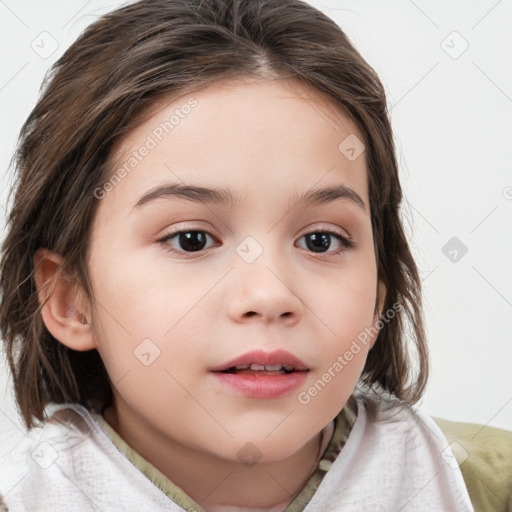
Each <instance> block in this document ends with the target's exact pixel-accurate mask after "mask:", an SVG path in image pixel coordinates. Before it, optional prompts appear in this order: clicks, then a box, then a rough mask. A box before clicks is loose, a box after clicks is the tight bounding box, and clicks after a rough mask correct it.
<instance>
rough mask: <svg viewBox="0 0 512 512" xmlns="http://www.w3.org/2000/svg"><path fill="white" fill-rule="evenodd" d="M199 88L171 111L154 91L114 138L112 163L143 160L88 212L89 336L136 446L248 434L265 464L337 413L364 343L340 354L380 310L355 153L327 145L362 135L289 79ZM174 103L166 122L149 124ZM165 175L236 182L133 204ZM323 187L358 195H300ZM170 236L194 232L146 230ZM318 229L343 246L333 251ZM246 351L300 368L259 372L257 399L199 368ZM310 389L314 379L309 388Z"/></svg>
mask: <svg viewBox="0 0 512 512" xmlns="http://www.w3.org/2000/svg"><path fill="white" fill-rule="evenodd" d="M297 91H301V94H303V95H306V96H307V98H308V99H307V100H305V99H303V98H301V97H299V96H298V94H297ZM193 98H195V100H196V101H197V104H196V103H194V102H191V103H190V105H193V106H192V107H191V108H187V107H184V108H183V106H184V105H186V104H187V100H189V99H190V96H184V97H182V98H180V99H179V100H177V101H174V102H173V103H171V104H168V105H165V104H164V103H163V104H162V105H161V110H160V111H159V112H158V113H157V114H155V115H154V116H153V117H152V118H151V119H149V120H148V121H146V122H144V124H142V125H140V126H139V127H138V128H137V129H136V130H135V131H134V132H132V133H131V134H130V135H129V136H127V137H126V138H125V140H124V142H123V144H122V145H121V147H120V148H119V154H118V157H119V162H120V163H121V165H120V166H119V167H121V166H122V164H123V163H124V162H128V161H129V159H130V158H131V157H133V154H134V152H136V153H137V155H138V157H136V158H138V159H139V158H140V161H139V160H137V164H136V165H135V166H133V167H131V166H129V165H128V166H127V168H130V169H131V172H129V173H128V174H127V175H126V176H125V177H124V179H122V180H121V181H120V182H119V183H117V184H116V185H115V186H114V187H113V188H112V190H110V191H108V192H107V193H106V194H105V197H104V198H103V199H102V200H101V201H100V205H99V209H98V212H97V216H96V217H95V220H94V225H93V232H92V238H91V249H90V254H89V260H88V265H89V272H90V276H91V282H92V287H93V292H94V298H95V302H94V311H93V320H94V325H95V335H94V343H95V345H96V346H97V348H98V350H99V352H100V354H101V357H102V359H103V361H104V363H105V366H106V368H107V371H108V373H109V375H110V377H111V379H112V382H113V384H114V394H115V398H116V406H115V407H116V410H117V414H118V418H119V422H120V425H123V423H124V429H125V430H126V431H128V430H130V429H132V434H133V435H134V436H138V437H139V439H140V440H141V442H142V443H144V441H143V440H144V439H146V440H147V442H148V443H150V442H156V441H155V440H156V439H159V440H160V441H161V440H164V439H165V440H169V441H171V442H177V443H179V444H181V445H183V446H185V447H187V448H194V449H197V450H199V451H201V452H203V453H209V454H213V455H215V456H218V457H222V458H228V459H231V460H234V461H236V460H237V453H238V451H239V450H240V449H241V447H242V446H244V445H245V443H247V442H251V443H253V444H254V445H256V447H257V448H258V449H259V450H260V452H261V453H262V455H263V458H264V460H277V459H280V458H283V457H286V456H288V455H290V454H291V453H294V451H296V450H297V449H298V448H300V447H301V446H303V445H304V444H305V443H306V442H307V441H308V440H309V439H311V438H312V437H313V436H315V434H316V433H318V432H319V430H320V429H321V428H323V427H324V426H325V425H326V424H327V423H329V422H330V421H331V420H332V419H333V418H334V416H335V415H336V414H337V413H338V412H339V411H340V410H341V409H342V408H343V406H344V405H345V403H346V401H347V399H348V397H349V395H350V394H351V392H352V390H353V388H354V386H355V384H356V382H357V380H358V378H359V376H360V374H361V372H362V369H363V366H364V363H365V359H366V356H367V353H368V350H369V344H366V345H364V344H362V343H359V348H360V350H359V352H357V353H356V350H354V349H352V351H351V353H352V356H353V357H352V359H351V360H350V361H347V358H346V357H344V354H345V353H346V351H347V350H349V349H350V347H351V344H352V342H353V341H354V340H356V339H357V336H358V335H359V334H360V333H361V332H362V331H364V330H365V328H368V327H370V326H371V325H372V324H373V323H374V322H375V320H376V319H377V318H376V317H374V312H375V304H376V298H377V296H376V293H377V270H376V261H375V253H374V247H373V239H372V229H371V221H370V207H369V202H368V189H367V175H366V165H365V155H364V153H362V154H361V156H359V157H358V158H356V159H353V158H347V156H346V155H348V156H350V157H352V154H351V152H350V150H349V151H348V152H346V153H344V152H342V151H341V150H340V149H338V146H339V145H340V144H341V143H342V142H343V141H344V140H345V139H346V137H347V136H349V135H351V134H356V135H357V136H358V137H359V139H362V136H361V135H360V132H359V131H358V129H357V128H356V126H355V124H354V123H353V122H351V121H350V120H349V118H348V117H346V116H344V115H342V114H341V113H340V112H339V111H338V110H336V109H334V108H333V107H332V106H331V105H330V104H329V103H326V102H325V100H322V98H321V97H319V96H317V95H316V94H315V93H314V92H311V91H306V90H305V89H302V88H301V87H300V86H299V84H297V83H295V82H287V81H276V82H270V81H263V82H256V81H254V82H246V83H245V84H242V83H238V82H237V83H234V82H231V83H224V84H223V85H215V86H212V87H210V88H209V89H207V90H205V91H203V92H200V93H197V94H194V95H193ZM176 110H178V113H176V112H175V111H176ZM173 115H175V117H174V119H173V120H172V121H171V123H172V131H171V130H169V126H171V125H170V124H168V125H167V130H168V131H169V133H165V130H163V129H162V125H161V123H165V122H166V121H169V119H170V118H171V116H173ZM177 119H179V121H177ZM155 130H156V131H155ZM148 137H149V138H150V139H151V140H152V141H153V143H152V142H150V141H149V139H148ZM159 138H160V139H161V140H160V141H159V140H158V139H159ZM349 140H350V139H349ZM155 143H156V144H155ZM144 146H146V147H147V148H149V149H148V150H147V151H145V150H141V148H143V147H144ZM152 146H155V147H152ZM357 149H358V148H356V150H357ZM143 153H144V154H146V156H144V157H141V154H143ZM133 163H134V161H132V165H133ZM116 169H117V168H116ZM171 184H178V185H181V186H195V187H207V188H212V189H213V188H214V189H222V190H223V191H224V192H227V191H230V193H231V194H232V195H233V196H234V197H235V198H236V199H237V200H238V202H237V203H236V204H233V205H229V204H219V203H216V202H213V201H212V202H210V201H207V200H205V199H204V198H201V199H200V200H190V199H186V198H184V197H180V196H178V195H167V196H166V195H163V194H162V195H161V196H160V195H159V197H158V198H155V197H154V198H153V199H152V200H147V201H143V202H142V203H141V204H139V206H136V205H137V203H139V201H141V198H143V197H144V196H146V194H148V192H150V191H152V190H153V189H155V187H164V186H171ZM334 186H344V187H349V188H350V189H351V190H352V191H353V192H354V193H355V194H357V195H358V196H359V198H360V199H361V200H362V203H363V205H360V204H358V202H357V201H356V200H353V199H351V198H349V197H338V198H337V199H335V200H329V201H324V202H321V203H319V204H309V205H306V204H302V205H300V206H297V205H296V201H297V197H298V196H300V195H302V194H305V193H310V192H312V191H315V190H318V189H321V188H325V187H334ZM180 230H181V231H185V232H187V231H193V233H189V234H188V235H189V236H188V239H187V237H186V236H185V235H183V236H181V237H179V236H175V237H172V238H168V240H167V241H166V242H159V241H158V240H159V239H163V238H164V237H165V236H168V235H171V234H172V233H174V232H176V231H180ZM320 230H326V231H330V232H334V233H339V234H340V235H341V236H344V237H347V236H350V237H351V238H352V239H353V241H354V244H355V246H354V247H353V248H351V249H345V250H344V248H343V245H342V244H341V243H340V242H339V241H338V239H337V238H336V237H335V235H329V234H327V235H324V236H323V238H322V235H321V234H318V231H320ZM194 232H200V233H194ZM314 233H317V234H316V238H315V236H314V235H313V234H314ZM308 234H309V236H305V235H308ZM322 242H323V243H324V244H325V245H322ZM315 248H317V250H319V251H322V252H315ZM194 249H200V250H196V251H195V252H194ZM187 251H188V252H187ZM144 340H146V341H144ZM148 340H151V341H148ZM352 346H353V345H352ZM253 350H261V351H264V352H273V351H276V350H284V351H287V352H289V353H291V354H293V355H294V356H295V357H297V358H299V359H300V360H301V361H303V362H304V363H305V365H306V366H307V368H308V370H309V371H308V372H304V373H302V374H300V378H299V379H297V381H296V382H297V385H296V387H293V386H292V387H291V388H287V387H286V386H288V384H285V385H284V387H283V388H279V389H278V391H275V392H274V393H275V394H272V391H269V389H270V388H271V387H272V381H270V379H272V378H276V379H279V380H284V381H287V382H292V380H293V379H294V377H291V378H289V377H275V376H267V377H263V378H262V380H261V381H262V382H263V380H265V381H266V384H265V383H264V384H262V387H261V389H260V391H257V390H256V391H254V390H253V391H252V394H251V392H249V391H243V390H241V389H240V388H231V387H229V386H228V385H227V384H226V382H225V381H224V380H223V379H224V378H221V377H220V374H219V373H215V372H212V371H211V370H212V369H213V368H215V367H219V365H220V366H222V365H223V364H224V363H227V362H229V361H231V360H233V359H234V358H237V357H238V356H241V355H243V354H246V353H248V352H250V351H253ZM349 351H350V350H349ZM338 356H340V357H341V358H343V361H345V363H344V364H343V365H342V366H343V368H342V370H341V371H340V370H339V365H338V366H337V365H335V363H336V362H337V361H338V363H339V362H340V359H339V358H338ZM334 368H336V369H338V371H334V370H333V369H334ZM329 370H330V379H329V376H328V377H325V376H324V377H322V376H323V375H324V374H325V373H326V372H327V373H329ZM292 375H294V374H292ZM295 376H297V374H295ZM249 378H250V377H249ZM253 378H254V379H255V378H261V377H253ZM244 379H248V377H239V378H238V381H239V382H242V381H244ZM287 379H288V380H287ZM319 380H320V381H321V383H320V385H319V384H318V381H319ZM276 382H277V381H276ZM315 383H317V388H318V389H320V391H317V393H315V392H314V391H312V392H308V390H309V389H310V388H311V387H312V386H313V385H314V384H315ZM290 386H291V384H290ZM263 396H267V397H266V398H263ZM308 397H309V399H308Z"/></svg>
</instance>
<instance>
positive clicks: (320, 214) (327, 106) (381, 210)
mask: <svg viewBox="0 0 512 512" xmlns="http://www.w3.org/2000/svg"><path fill="white" fill-rule="evenodd" d="M16 163H17V166H16V167H17V169H18V185H17V189H16V195H15V198H14V204H13V207H12V211H11V214H10V219H9V221H10V224H9V231H8V234H7V238H6V240H5V243H4V246H3V255H2V263H1V271H0V284H1V288H2V296H3V299H2V304H1V309H0V326H1V329H2V335H3V338H4V340H5V344H6V352H7V357H8V360H9V364H10V368H11V371H12V377H13V381H14V388H15V393H16V399H17V403H18V405H19V409H20V412H21V414H22V416H23V419H24V421H25V424H26V426H27V428H28V429H30V435H29V437H28V439H27V440H26V442H24V443H23V445H22V446H16V447H14V448H13V451H12V454H11V457H10V459H9V461H8V464H7V465H5V466H4V468H9V470H8V471H5V472H4V474H3V476H2V477H1V480H0V490H1V492H2V493H3V494H4V496H5V501H6V503H7V505H8V507H9V510H11V511H12V512H16V511H28V510H53V511H55V510H66V511H69V510H77V511H83V510H103V511H106V510H139V509H141V510H151V511H153V510H155V511H156V510H175V511H179V510H187V511H210V512H220V511H222V512H224V511H226V512H227V511H229V512H231V511H242V510H244V511H247V510H250V511H254V512H255V511H268V512H271V511H272V512H274V511H283V510H286V511H287V512H292V511H293V512H295V511H302V510H304V511H307V512H312V511H338V510H339V511H341V510H343V511H359V512H360V511H372V512H373V511H378V510H382V511H395V510H402V511H408V510H410V511H412V510H414V511H421V510H425V511H427V510H428V511H432V510H436V511H437V510H450V511H468V510H472V507H471V504H470V502H469V498H468V494H467V491H466V489H465V486H464V482H463V480H462V476H461V473H460V471H459V468H458V466H457V464H451V463H450V462H451V461H452V460H453V454H452V452H451V450H450V448H449V447H448V446H447V441H446V439H445V438H444V436H443V434H442V433H441V431H440V430H439V428H438V427H437V426H436V425H435V423H434V422H433V421H432V420H431V419H430V418H429V417H427V416H426V415H425V414H424V413H422V412H421V411H420V410H417V409H415V408H413V404H415V403H416V402H417V401H418V400H419V398H420V397H421V395H422V393H423V390H424V388H425V385H426V382H427V373H428V364H427V349H426V344H425V336H424V331H423V325H422V316H421V295H420V280H419V277H418V271H417V268H416V265H415V263H414V260H413V258H412V256H411V253H410V251H409V247H408V244H407V240H406V238H405V235H404V231H403V228H402V224H401V220H400V204H401V199H402V194H401V188H400V183H399V180H398V172H397V163H396V160H395V154H394V146H393V139H392V131H391V127H390V124H389V119H388V115H387V111H386V98H385V94H384V89H383V87H382V84H381V82H380V81H379V78H378V77H377V76H376V74H375V72H374V71H373V70H372V69H371V67H370V66H369V65H368V64H367V63H366V62H365V61H364V60H363V58H362V57H361V56H360V55H359V53H358V52H357V51H356V50H355V49H354V47H353V46H352V45H351V43H350V42H349V40H348V39H347V37H346V36H345V35H344V33H343V32H342V31H341V30H340V28H339V27H338V26H337V25H336V24H335V23H334V22H333V21H331V20H330V19H329V18H327V17H325V16H324V15H323V14H321V13H320V12H319V11H317V10H315V9H314V8H312V7H310V6H308V5H307V4H305V3H303V2H301V1H299V0H142V1H139V2H137V3H134V4H132V5H128V6H126V7H123V8H120V9H118V10H117V11H114V12H112V13H111V14H109V15H107V16H105V17H103V18H101V19H100V20H98V21H97V22H96V23H94V24H93V25H92V26H90V27H89V28H88V29H87V30H86V31H85V32H84V33H83V34H82V35H81V37H80V38H79V39H78V40H77V41H76V42H75V43H74V44H73V45H72V46H71V47H70V48H69V50H68V51H67V52H66V53H65V54H64V55H63V57H62V58H61V59H59V61H58V62H57V63H56V64H55V66H54V67H53V68H52V73H51V75H50V76H49V77H48V80H47V81H46V87H45V89H44V92H43V94H42V96H41V98H40V100H39V102H38V104H37V105H36V107H35V109H34V110H33V111H32V113H31V114H30V116H29V118H28V120H27V121H26V123H25V125H24V126H23V128H22V131H21V134H20V142H19V148H18V151H17V162H16ZM406 333H410V336H409V337H408V338H406ZM409 350H413V352H414V353H412V354H409ZM412 358H415V361H416V367H415V365H413V364H412V361H411V359H412Z"/></svg>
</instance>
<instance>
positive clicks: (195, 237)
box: [157, 229, 215, 254]
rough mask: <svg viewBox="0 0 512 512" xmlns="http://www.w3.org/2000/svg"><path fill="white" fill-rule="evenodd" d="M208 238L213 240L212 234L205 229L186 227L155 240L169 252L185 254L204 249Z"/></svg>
mask: <svg viewBox="0 0 512 512" xmlns="http://www.w3.org/2000/svg"><path fill="white" fill-rule="evenodd" d="M208 238H211V239H212V240H215V239H214V238H213V236H212V235H211V234H210V233H208V232H206V231H203V230H192V229H188V230H182V231H175V232H173V233H169V234H166V235H165V236H164V237H162V238H160V239H159V240H157V241H158V242H159V243H160V244H161V245H162V247H163V248H164V249H165V250H167V251H169V252H174V253H177V254H187V253H195V252H199V251H203V250H205V246H206V244H207V242H208ZM177 246H179V248H177ZM207 248H209V247H207Z"/></svg>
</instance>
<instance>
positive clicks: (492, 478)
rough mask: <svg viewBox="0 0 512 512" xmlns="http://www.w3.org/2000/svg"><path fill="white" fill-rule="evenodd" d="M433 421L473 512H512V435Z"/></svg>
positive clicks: (486, 427)
mask: <svg viewBox="0 0 512 512" xmlns="http://www.w3.org/2000/svg"><path fill="white" fill-rule="evenodd" d="M434 419H435V421H436V423H437V424H438V425H439V427H440V428H441V430H442V431H443V433H444V435H445V436H446V438H447V440H448V442H449V444H450V446H451V448H452V450H453V453H454V455H455V458H456V460H457V463H458V465H459V466H460V470H461V472H462V475H463V477H464V481H465V482H466V486H467V488H468V491H469V495H470V497H471V501H472V502H473V506H474V507H475V510H476V511H477V512H478V511H484V510H485V511H487V510H493V511H496V512H505V511H512V432H509V431H508V430H504V429H500V428H494V427H489V426H486V425H478V424H474V423H461V422H455V421H448V420H444V419H440V418H434Z"/></svg>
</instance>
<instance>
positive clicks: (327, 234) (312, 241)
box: [300, 231, 354, 253]
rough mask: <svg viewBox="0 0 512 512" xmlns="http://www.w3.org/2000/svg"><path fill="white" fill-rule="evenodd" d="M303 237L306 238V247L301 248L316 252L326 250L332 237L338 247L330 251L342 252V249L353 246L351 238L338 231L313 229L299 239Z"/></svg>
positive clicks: (330, 243)
mask: <svg viewBox="0 0 512 512" xmlns="http://www.w3.org/2000/svg"><path fill="white" fill-rule="evenodd" d="M303 238H305V239H306V247H303V248H304V249H308V250H310V251H312V252H316V253H325V252H327V251H328V249H330V247H331V245H332V240H333V239H334V240H335V242H336V243H337V244H339V246H340V247H339V248H338V249H337V250H334V251H331V252H334V253H339V252H343V251H344V250H347V249H350V248H352V247H353V246H354V243H353V242H352V241H351V240H349V239H348V238H346V237H344V236H342V235H340V234H339V233H334V232H333V231H313V232H311V233H307V234H305V235H303V236H302V237H301V238H300V239H301V240H302V239H303Z"/></svg>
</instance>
